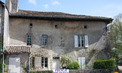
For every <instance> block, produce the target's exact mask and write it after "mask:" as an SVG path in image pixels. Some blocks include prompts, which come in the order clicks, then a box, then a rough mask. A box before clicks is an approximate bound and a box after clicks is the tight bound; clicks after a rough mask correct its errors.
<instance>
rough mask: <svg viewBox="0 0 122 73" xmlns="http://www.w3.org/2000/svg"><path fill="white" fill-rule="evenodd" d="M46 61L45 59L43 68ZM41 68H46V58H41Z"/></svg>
mask: <svg viewBox="0 0 122 73" xmlns="http://www.w3.org/2000/svg"><path fill="white" fill-rule="evenodd" d="M46 59H47V67H46V66H45V65H46ZM42 61H43V62H42ZM41 66H42V68H48V57H42V59H41Z"/></svg>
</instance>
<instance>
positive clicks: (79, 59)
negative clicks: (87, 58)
mask: <svg viewBox="0 0 122 73" xmlns="http://www.w3.org/2000/svg"><path fill="white" fill-rule="evenodd" d="M78 63H79V65H80V69H81V68H82V64H81V57H78Z"/></svg>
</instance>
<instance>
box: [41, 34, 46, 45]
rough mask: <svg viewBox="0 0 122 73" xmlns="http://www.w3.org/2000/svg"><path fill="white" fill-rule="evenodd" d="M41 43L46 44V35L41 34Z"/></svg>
mask: <svg viewBox="0 0 122 73" xmlns="http://www.w3.org/2000/svg"><path fill="white" fill-rule="evenodd" d="M42 45H47V35H43V36H42Z"/></svg>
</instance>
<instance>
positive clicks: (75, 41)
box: [74, 35, 78, 48]
mask: <svg viewBox="0 0 122 73" xmlns="http://www.w3.org/2000/svg"><path fill="white" fill-rule="evenodd" d="M74 46H75V48H76V47H78V35H75V36H74Z"/></svg>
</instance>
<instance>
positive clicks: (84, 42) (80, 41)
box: [74, 35, 89, 48]
mask: <svg viewBox="0 0 122 73" xmlns="http://www.w3.org/2000/svg"><path fill="white" fill-rule="evenodd" d="M88 46H89V44H88V35H75V36H74V47H75V48H84V47H85V48H88Z"/></svg>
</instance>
